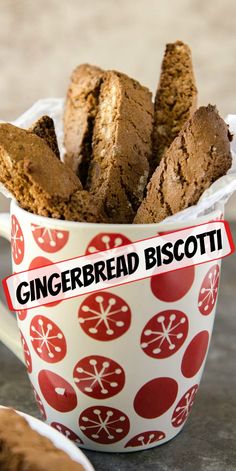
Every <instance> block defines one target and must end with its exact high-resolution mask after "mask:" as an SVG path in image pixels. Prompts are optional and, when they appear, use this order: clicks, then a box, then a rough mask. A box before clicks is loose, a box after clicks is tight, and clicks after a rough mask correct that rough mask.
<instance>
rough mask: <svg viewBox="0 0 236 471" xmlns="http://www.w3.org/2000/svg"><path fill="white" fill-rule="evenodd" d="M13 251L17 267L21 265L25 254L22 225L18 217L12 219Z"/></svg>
mask: <svg viewBox="0 0 236 471" xmlns="http://www.w3.org/2000/svg"><path fill="white" fill-rule="evenodd" d="M11 250H12V257H13V260H14V262H15V264H16V265H19V264H20V263H21V262H22V261H23V258H24V254H25V241H24V235H23V232H22V229H21V226H20V223H19V221H18V219H17V218H16V216H14V215H13V216H12V217H11Z"/></svg>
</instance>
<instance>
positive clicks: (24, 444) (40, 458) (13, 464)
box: [0, 408, 84, 471]
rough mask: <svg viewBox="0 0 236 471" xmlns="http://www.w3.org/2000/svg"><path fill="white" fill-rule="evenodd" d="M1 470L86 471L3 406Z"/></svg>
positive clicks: (12, 411) (0, 410) (1, 416)
mask: <svg viewBox="0 0 236 471" xmlns="http://www.w3.org/2000/svg"><path fill="white" fill-rule="evenodd" d="M0 443H1V447H0V469H1V471H18V470H22V471H23V470H25V471H27V470H28V471H30V470H35V471H47V470H50V471H65V470H67V471H84V467H83V466H82V465H81V464H79V463H77V462H75V461H73V460H72V459H71V458H70V457H69V456H68V455H67V453H65V452H64V451H62V450H60V449H59V448H56V447H55V445H54V444H53V443H52V442H51V441H50V440H49V439H48V438H46V437H44V436H42V435H40V434H39V433H38V432H36V431H35V430H33V429H32V428H31V427H30V425H29V424H28V422H27V421H26V420H25V419H24V418H23V417H21V416H20V415H18V414H17V413H16V412H15V411H14V410H12V409H3V408H1V409H0Z"/></svg>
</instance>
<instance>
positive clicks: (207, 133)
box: [134, 105, 232, 224]
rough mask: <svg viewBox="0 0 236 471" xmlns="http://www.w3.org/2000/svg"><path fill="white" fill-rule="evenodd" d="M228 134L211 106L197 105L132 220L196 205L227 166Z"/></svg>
mask: <svg viewBox="0 0 236 471" xmlns="http://www.w3.org/2000/svg"><path fill="white" fill-rule="evenodd" d="M230 140H231V136H230V134H229V131H228V127H227V125H226V123H225V122H224V121H223V119H222V118H221V117H220V116H219V114H218V112H217V110H216V108H215V107H214V106H211V105H208V106H207V107H201V108H199V109H198V110H197V111H196V112H195V113H194V115H193V116H192V117H191V118H190V119H189V121H188V122H187V123H186V124H185V126H184V128H183V129H182V131H181V132H180V134H179V135H178V136H177V137H176V138H175V140H174V141H173V143H172V144H171V146H170V147H169V149H168V150H167V151H166V153H165V155H164V156H163V158H162V161H161V163H160V166H159V167H158V168H157V169H156V171H155V172H154V174H153V176H152V178H151V181H150V182H149V184H148V190H147V196H146V198H145V199H144V201H143V202H142V204H141V206H140V207H139V209H138V212H137V215H136V217H135V219H134V223H141V224H144V223H156V222H160V221H162V220H163V219H165V218H166V217H168V216H171V215H172V214H175V213H177V212H178V211H181V210H182V209H184V208H187V207H188V206H191V205H193V204H196V203H197V201H198V199H199V198H200V196H201V194H202V193H203V192H204V190H206V189H207V188H208V187H209V186H210V185H211V184H212V183H213V182H214V181H215V180H217V179H218V178H219V177H221V176H223V175H225V174H226V172H227V170H228V169H229V168H230V166H231V162H232V158H231V153H230Z"/></svg>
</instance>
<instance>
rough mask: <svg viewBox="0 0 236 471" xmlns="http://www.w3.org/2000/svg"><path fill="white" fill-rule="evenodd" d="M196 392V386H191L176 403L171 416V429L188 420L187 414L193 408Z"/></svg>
mask: <svg viewBox="0 0 236 471" xmlns="http://www.w3.org/2000/svg"><path fill="white" fill-rule="evenodd" d="M197 390H198V385H197V384H195V385H194V386H192V387H191V388H190V389H188V391H186V393H185V394H184V395H183V397H182V398H181V399H180V401H179V402H178V404H177V406H176V408H175V410H174V412H173V415H172V419H171V422H172V425H173V427H180V426H181V425H182V424H183V423H184V422H185V421H186V420H187V418H188V416H189V413H190V411H191V409H192V407H193V403H194V399H195V396H196V393H197Z"/></svg>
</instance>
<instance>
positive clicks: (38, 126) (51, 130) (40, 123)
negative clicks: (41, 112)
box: [28, 115, 60, 159]
mask: <svg viewBox="0 0 236 471" xmlns="http://www.w3.org/2000/svg"><path fill="white" fill-rule="evenodd" d="M28 130H29V131H30V132H32V133H33V134H36V135H37V136H39V137H41V138H42V139H44V141H45V142H46V144H47V145H48V146H49V147H50V148H51V149H52V151H53V152H54V154H55V155H56V156H57V157H58V159H60V152H59V148H58V142H57V136H56V132H55V126H54V122H53V119H52V118H50V117H49V116H46V115H45V116H42V117H41V118H39V119H38V120H37V121H36V122H35V123H33V124H32V126H31V127H30V128H29V129H28Z"/></svg>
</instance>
